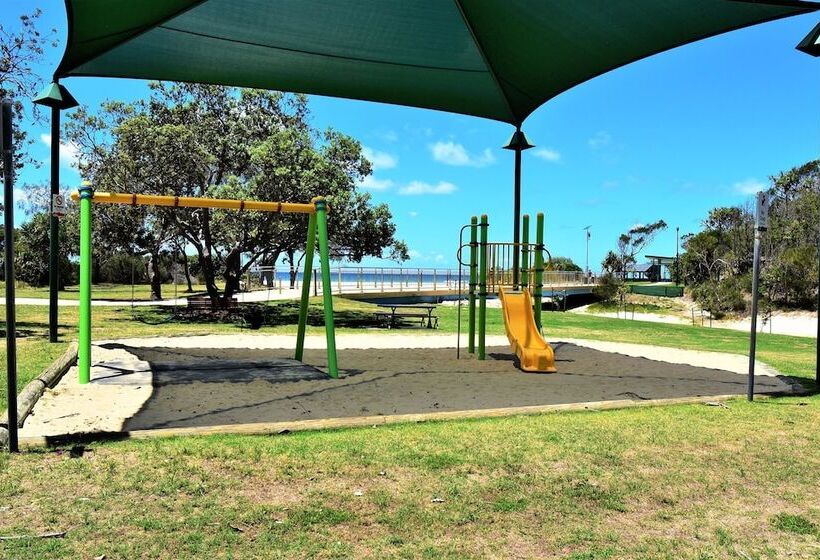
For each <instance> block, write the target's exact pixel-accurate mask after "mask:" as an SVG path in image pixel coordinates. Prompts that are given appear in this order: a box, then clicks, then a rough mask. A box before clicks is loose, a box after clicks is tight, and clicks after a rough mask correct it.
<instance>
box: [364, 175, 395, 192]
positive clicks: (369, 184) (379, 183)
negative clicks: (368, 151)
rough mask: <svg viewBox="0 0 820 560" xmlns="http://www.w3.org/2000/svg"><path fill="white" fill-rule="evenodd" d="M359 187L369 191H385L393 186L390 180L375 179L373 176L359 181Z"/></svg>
mask: <svg viewBox="0 0 820 560" xmlns="http://www.w3.org/2000/svg"><path fill="white" fill-rule="evenodd" d="M359 186H360V187H361V188H363V189H366V190H369V191H386V190H387V189H389V188H390V187H392V186H393V181H391V180H390V179H377V178H376V177H374V176H373V175H368V176H367V177H365V178H364V179H362V180H361V181H359Z"/></svg>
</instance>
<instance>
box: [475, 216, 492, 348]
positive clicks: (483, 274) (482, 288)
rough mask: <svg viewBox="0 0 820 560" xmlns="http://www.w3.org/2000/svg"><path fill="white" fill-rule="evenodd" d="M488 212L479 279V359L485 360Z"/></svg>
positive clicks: (484, 225) (483, 234)
mask: <svg viewBox="0 0 820 560" xmlns="http://www.w3.org/2000/svg"><path fill="white" fill-rule="evenodd" d="M488 228H489V224H488V223H487V214H482V215H481V243H480V245H479V252H478V260H479V280H478V359H479V360H483V359H484V357H485V355H486V353H485V344H484V342H485V337H486V334H487V229H488Z"/></svg>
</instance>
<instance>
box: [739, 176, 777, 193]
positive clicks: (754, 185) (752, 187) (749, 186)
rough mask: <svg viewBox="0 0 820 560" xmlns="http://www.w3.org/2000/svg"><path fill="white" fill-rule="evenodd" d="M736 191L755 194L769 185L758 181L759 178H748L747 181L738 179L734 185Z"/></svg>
mask: <svg viewBox="0 0 820 560" xmlns="http://www.w3.org/2000/svg"><path fill="white" fill-rule="evenodd" d="M732 188H733V189H734V191H735V192H736V193H738V194H746V195H749V194H755V193H758V192H760V191H765V190H766V189H767V188H769V187H768V185H766V183H763V182H762V181H758V180H757V179H746V180H745V181H738V182H737V183H735V184H734V185H732Z"/></svg>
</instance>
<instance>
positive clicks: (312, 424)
mask: <svg viewBox="0 0 820 560" xmlns="http://www.w3.org/2000/svg"><path fill="white" fill-rule="evenodd" d="M778 395H781V393H778V394H776V395H775V394H772V395H765V394H759V395H756V397H757V398H758V399H766V398H769V397H772V396H778ZM782 395H783V396H799V393H794V394H793V393H785V394H782ZM740 397H743V395H742V394H735V395H713V396H705V397H675V398H668V399H651V400H646V401H633V400H628V399H622V400H615V401H591V402H581V403H566V404H547V405H533V406H513V407H506V408H486V409H481V410H454V411H450V412H427V413H420V414H390V415H384V416H353V417H348V418H319V419H316V420H289V421H283V422H257V423H251V424H223V425H217V426H193V427H188V428H158V429H153V430H134V431H131V432H122V433H116V434H112V433H100V434H97V435H96V437H95V434H94V433H84V434H68V435H65V436H29V437H21V438H20V445H21V446H25V447H43V446H49V445H60V444H66V443H70V442H71V441H74V440H82V441H86V440H90V441H93V440H94V439H100V440H104V439H150V438H162V437H181V436H208V435H224V434H233V435H276V434H286V433H289V432H302V431H309V430H337V429H344V428H362V427H375V426H382V425H388V424H408V423H421V422H435V421H442V420H469V419H478V418H502V417H507V416H530V415H536V414H547V413H556V412H582V411H603V410H616V409H623V408H643V407H655V406H668V405H681V404H703V403H709V402H723V401H727V400H732V399H736V398H740ZM112 436H114V437H112Z"/></svg>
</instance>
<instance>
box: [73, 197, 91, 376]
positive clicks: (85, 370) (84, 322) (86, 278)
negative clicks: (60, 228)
mask: <svg viewBox="0 0 820 560" xmlns="http://www.w3.org/2000/svg"><path fill="white" fill-rule="evenodd" d="M93 198H94V189H93V188H91V187H90V186H89V185H83V186H82V187H80V332H79V349H78V358H77V366H78V370H79V372H78V373H79V380H80V384H81V385H84V384H86V383H88V382H89V381H91V200H92V199H93Z"/></svg>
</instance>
